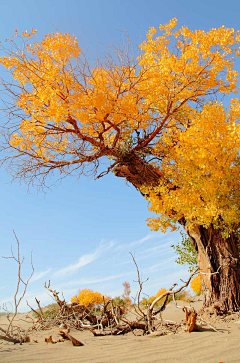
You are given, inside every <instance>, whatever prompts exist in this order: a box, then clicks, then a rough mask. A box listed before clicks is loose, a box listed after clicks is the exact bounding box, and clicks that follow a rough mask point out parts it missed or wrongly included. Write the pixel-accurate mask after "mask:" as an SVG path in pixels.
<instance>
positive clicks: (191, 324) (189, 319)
mask: <svg viewBox="0 0 240 363" xmlns="http://www.w3.org/2000/svg"><path fill="white" fill-rule="evenodd" d="M183 310H184V311H185V313H186V325H187V329H188V332H189V333H191V332H192V331H194V330H197V326H196V320H197V313H196V311H195V310H194V308H191V309H189V310H188V308H187V307H186V306H184V308H183Z"/></svg>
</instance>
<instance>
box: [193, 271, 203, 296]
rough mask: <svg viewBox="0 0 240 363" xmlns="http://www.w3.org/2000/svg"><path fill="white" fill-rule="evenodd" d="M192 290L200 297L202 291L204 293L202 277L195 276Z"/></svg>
mask: <svg viewBox="0 0 240 363" xmlns="http://www.w3.org/2000/svg"><path fill="white" fill-rule="evenodd" d="M191 288H192V289H193V291H194V292H195V294H197V295H200V294H201V291H202V283H201V276H200V275H198V276H195V277H194V278H193V279H192V282H191Z"/></svg>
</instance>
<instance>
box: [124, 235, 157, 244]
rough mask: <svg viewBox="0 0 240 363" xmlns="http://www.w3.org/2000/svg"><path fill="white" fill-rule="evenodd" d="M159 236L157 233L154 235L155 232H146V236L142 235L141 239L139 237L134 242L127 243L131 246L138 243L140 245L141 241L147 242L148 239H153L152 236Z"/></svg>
mask: <svg viewBox="0 0 240 363" xmlns="http://www.w3.org/2000/svg"><path fill="white" fill-rule="evenodd" d="M157 237H158V238H159V236H158V235H156V234H148V235H147V236H145V237H143V238H141V239H139V240H137V241H134V242H131V243H130V244H129V247H133V246H140V245H142V244H143V243H145V242H147V241H149V240H150V239H154V238H157Z"/></svg>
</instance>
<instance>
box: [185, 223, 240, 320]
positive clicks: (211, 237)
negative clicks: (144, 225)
mask: <svg viewBox="0 0 240 363" xmlns="http://www.w3.org/2000/svg"><path fill="white" fill-rule="evenodd" d="M180 223H181V225H182V226H183V228H184V229H185V231H186V232H187V234H188V235H189V237H190V238H191V239H192V241H193V243H194V246H195V249H196V251H197V259H198V265H199V269H200V272H202V273H203V274H201V277H202V285H203V297H204V307H205V308H207V307H212V308H213V309H215V311H216V312H218V313H226V312H228V311H238V310H239V309H240V259H239V252H238V247H237V245H238V240H237V237H236V236H235V235H234V234H233V233H231V234H230V236H229V237H228V238H223V237H222V233H221V232H222V231H221V230H220V229H214V227H213V226H212V225H210V226H209V227H208V228H204V227H202V226H195V227H194V228H189V227H188V224H187V222H186V221H185V220H184V218H183V219H182V220H181V221H180ZM204 273H205V274H206V275H205V274H204Z"/></svg>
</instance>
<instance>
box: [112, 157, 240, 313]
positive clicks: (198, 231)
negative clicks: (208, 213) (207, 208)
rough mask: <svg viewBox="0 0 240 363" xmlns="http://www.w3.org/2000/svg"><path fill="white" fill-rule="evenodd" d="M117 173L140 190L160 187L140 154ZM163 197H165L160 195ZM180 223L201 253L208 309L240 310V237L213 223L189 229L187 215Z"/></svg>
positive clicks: (156, 174) (124, 162)
mask: <svg viewBox="0 0 240 363" xmlns="http://www.w3.org/2000/svg"><path fill="white" fill-rule="evenodd" d="M114 173H115V175H116V176H118V177H123V178H125V179H126V180H127V181H128V182H130V183H131V184H133V185H134V186H135V188H136V189H138V190H140V188H141V187H142V186H156V185H158V184H159V181H160V180H161V177H162V176H161V174H160V173H159V172H158V171H157V170H156V169H155V168H154V167H153V166H151V165H149V164H148V163H147V162H146V161H144V160H142V159H141V158H140V157H139V156H138V155H137V154H135V153H131V154H129V155H126V156H125V157H124V158H123V159H122V160H121V161H120V162H119V164H118V165H117V167H116V168H115V170H114ZM159 197H161V196H159ZM179 223H180V224H181V225H182V227H183V228H184V230H185V231H186V232H187V234H188V235H189V236H190V238H191V239H192V241H193V243H194V246H195V249H196V251H197V254H198V257H197V258H198V264H199V268H200V272H202V273H205V274H207V275H204V274H202V275H201V276H202V282H203V297H204V309H205V308H209V307H213V308H214V309H215V311H217V312H219V313H225V312H227V311H237V310H239V309H240V259H239V252H238V247H237V242H238V240H237V238H236V236H235V235H234V234H231V235H230V237H229V238H223V237H222V233H221V230H220V229H214V228H213V226H212V225H210V226H209V227H208V228H207V229H206V228H204V227H203V226H200V225H198V226H195V227H194V228H189V227H188V223H187V221H186V219H185V218H182V219H181V220H180V221H179Z"/></svg>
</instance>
